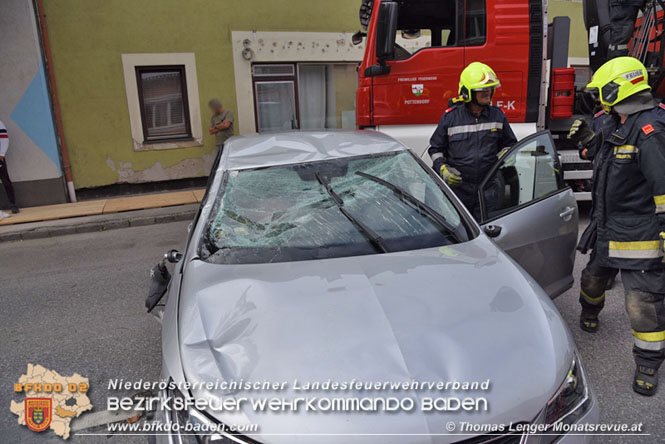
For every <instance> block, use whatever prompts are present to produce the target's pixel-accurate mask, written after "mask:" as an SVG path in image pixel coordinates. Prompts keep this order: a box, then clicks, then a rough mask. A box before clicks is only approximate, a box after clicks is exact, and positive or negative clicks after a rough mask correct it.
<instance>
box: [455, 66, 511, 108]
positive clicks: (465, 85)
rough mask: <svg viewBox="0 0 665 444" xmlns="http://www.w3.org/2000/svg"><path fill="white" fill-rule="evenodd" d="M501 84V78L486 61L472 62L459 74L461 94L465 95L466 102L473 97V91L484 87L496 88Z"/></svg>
mask: <svg viewBox="0 0 665 444" xmlns="http://www.w3.org/2000/svg"><path fill="white" fill-rule="evenodd" d="M497 86H501V83H499V78H498V77H497V76H496V74H495V73H494V70H493V69H492V68H490V67H489V66H487V65H485V64H484V63H480V62H472V63H469V66H467V67H466V68H464V71H462V74H461V75H460V76H459V91H458V92H459V94H460V95H461V96H462V97H464V101H465V102H470V101H471V99H472V94H471V92H472V91H480V90H484V89H492V90H493V89H494V88H496V87H497Z"/></svg>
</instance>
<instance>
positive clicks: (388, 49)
mask: <svg viewBox="0 0 665 444" xmlns="http://www.w3.org/2000/svg"><path fill="white" fill-rule="evenodd" d="M396 34H397V2H381V6H380V7H379V17H378V20H377V23H376V58H377V59H379V63H381V64H383V63H385V61H386V60H390V59H392V58H394V55H395V35H396Z"/></svg>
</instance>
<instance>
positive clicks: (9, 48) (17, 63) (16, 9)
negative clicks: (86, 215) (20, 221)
mask: <svg viewBox="0 0 665 444" xmlns="http://www.w3.org/2000/svg"><path fill="white" fill-rule="evenodd" d="M0 10H1V12H0V41H1V42H2V44H0V60H1V62H0V85H2V86H0V120H2V122H3V123H4V124H5V126H6V127H7V132H8V134H9V151H8V152H7V156H6V158H7V159H6V160H7V165H8V170H9V175H10V177H11V179H12V182H13V183H14V189H15V192H16V200H17V203H18V205H19V206H33V205H44V204H52V203H62V202H65V201H66V197H67V194H66V191H65V184H64V180H63V177H62V176H63V174H62V167H61V162H60V156H59V151H58V144H57V138H56V131H55V125H54V120H53V114H52V112H51V102H50V96H49V91H48V87H47V80H46V71H45V66H44V62H43V58H42V51H41V44H40V38H39V32H38V26H37V18H36V13H35V8H34V5H33V2H32V1H31V0H3V2H2V5H1V8H0ZM7 205H8V202H7V196H6V195H5V192H4V189H2V188H1V187H0V208H7Z"/></svg>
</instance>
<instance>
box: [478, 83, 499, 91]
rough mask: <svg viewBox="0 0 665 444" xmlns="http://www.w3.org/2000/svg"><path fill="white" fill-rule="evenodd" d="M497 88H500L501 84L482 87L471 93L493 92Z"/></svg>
mask: <svg viewBox="0 0 665 444" xmlns="http://www.w3.org/2000/svg"><path fill="white" fill-rule="evenodd" d="M499 86H501V84H500V83H497V84H496V85H492V86H484V87H482V88H473V89H472V90H471V91H473V92H481V91H494V89H495V88H498V87H499Z"/></svg>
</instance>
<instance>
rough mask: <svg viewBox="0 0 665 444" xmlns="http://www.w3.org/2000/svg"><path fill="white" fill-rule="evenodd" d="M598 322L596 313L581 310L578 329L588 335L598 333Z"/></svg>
mask: <svg viewBox="0 0 665 444" xmlns="http://www.w3.org/2000/svg"><path fill="white" fill-rule="evenodd" d="M599 323H600V320H599V319H598V315H597V314H596V313H589V312H585V311H584V310H582V314H581V315H580V328H581V329H582V330H584V331H586V332H589V333H595V332H597V331H598V325H599Z"/></svg>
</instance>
